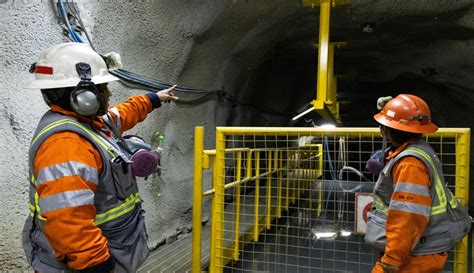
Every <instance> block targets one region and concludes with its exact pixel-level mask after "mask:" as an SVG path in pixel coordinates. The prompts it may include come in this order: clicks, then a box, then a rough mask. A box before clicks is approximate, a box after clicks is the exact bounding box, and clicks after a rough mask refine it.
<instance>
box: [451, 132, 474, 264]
mask: <svg viewBox="0 0 474 273" xmlns="http://www.w3.org/2000/svg"><path fill="white" fill-rule="evenodd" d="M470 138H471V136H470V131H467V132H465V133H462V134H460V135H459V136H458V137H457V141H456V182H455V194H456V196H457V197H458V198H459V199H460V200H461V203H462V205H463V206H467V205H468V202H469V158H470ZM467 268H468V242H467V236H466V237H465V238H464V239H463V240H462V241H461V242H459V244H457V245H456V251H455V252H454V272H456V273H458V272H467V270H468V269H467Z"/></svg>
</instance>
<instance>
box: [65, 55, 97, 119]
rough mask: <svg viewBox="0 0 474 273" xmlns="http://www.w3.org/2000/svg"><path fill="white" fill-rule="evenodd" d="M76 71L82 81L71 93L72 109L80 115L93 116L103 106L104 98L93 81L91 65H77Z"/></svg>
mask: <svg viewBox="0 0 474 273" xmlns="http://www.w3.org/2000/svg"><path fill="white" fill-rule="evenodd" d="M76 71H77V74H79V77H80V78H81V81H80V82H79V83H78V84H77V86H76V87H75V88H74V90H72V91H71V95H70V103H71V108H72V110H74V112H76V113H78V114H79V115H83V116H93V115H95V114H97V112H98V111H99V109H100V108H101V106H102V96H101V95H100V92H99V90H98V88H97V86H96V85H95V84H94V83H93V82H92V80H91V67H90V65H89V64H87V63H77V64H76Z"/></svg>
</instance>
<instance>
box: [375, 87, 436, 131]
mask: <svg viewBox="0 0 474 273" xmlns="http://www.w3.org/2000/svg"><path fill="white" fill-rule="evenodd" d="M374 119H375V120H376V121H377V122H378V123H380V124H382V125H384V126H387V127H390V128H393V129H397V130H400V131H404V132H410V133H418V134H423V133H433V132H436V131H437V130H438V126H436V125H435V124H433V123H432V122H431V111H430V107H429V106H428V104H427V103H426V102H425V101H424V100H422V99H421V98H419V97H417V96H414V95H408V94H400V95H398V96H397V97H396V98H394V99H391V100H389V101H388V102H387V104H385V106H384V107H383V109H382V111H380V113H378V114H376V115H374Z"/></svg>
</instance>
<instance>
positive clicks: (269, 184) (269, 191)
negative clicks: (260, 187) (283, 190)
mask: <svg viewBox="0 0 474 273" xmlns="http://www.w3.org/2000/svg"><path fill="white" fill-rule="evenodd" d="M267 154H268V158H267V162H268V166H267V167H268V168H267V172H268V173H269V174H268V175H267V217H266V219H265V223H266V227H267V229H270V224H271V222H270V220H271V210H272V208H271V206H272V174H271V173H270V172H271V171H272V154H273V153H272V152H271V151H268V153H267Z"/></svg>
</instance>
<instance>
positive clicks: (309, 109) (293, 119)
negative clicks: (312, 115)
mask: <svg viewBox="0 0 474 273" xmlns="http://www.w3.org/2000/svg"><path fill="white" fill-rule="evenodd" d="M311 111H314V107H313V106H311V108H308V109H306V110H304V111H303V112H302V113H300V114H298V115H297V116H295V117H294V118H292V119H291V120H292V121H295V120H297V119H299V118H301V117H302V116H304V115H306V114H308V113H309V112H311Z"/></svg>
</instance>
